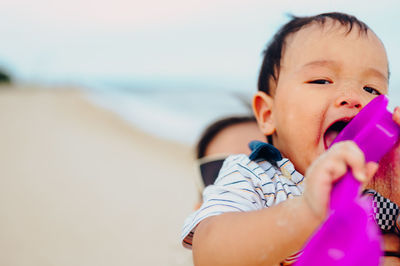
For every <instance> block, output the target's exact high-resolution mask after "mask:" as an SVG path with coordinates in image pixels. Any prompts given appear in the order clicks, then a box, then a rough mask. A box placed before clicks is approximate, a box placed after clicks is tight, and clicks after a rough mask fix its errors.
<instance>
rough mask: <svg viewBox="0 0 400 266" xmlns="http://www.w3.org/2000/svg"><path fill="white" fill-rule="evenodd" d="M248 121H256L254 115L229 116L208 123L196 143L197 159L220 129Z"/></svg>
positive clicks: (202, 154) (202, 155) (201, 156)
mask: <svg viewBox="0 0 400 266" xmlns="http://www.w3.org/2000/svg"><path fill="white" fill-rule="evenodd" d="M248 122H257V121H256V119H255V117H254V116H231V117H226V118H222V119H219V120H217V121H215V122H213V123H212V124H210V125H209V126H208V127H207V128H206V129H205V130H204V132H203V134H202V135H201V137H200V139H199V141H198V143H197V146H196V154H197V159H200V158H203V157H204V155H205V153H206V149H207V147H208V145H209V144H210V142H211V141H212V140H213V139H214V138H215V136H216V135H217V134H218V133H220V132H221V131H222V130H224V129H225V128H228V127H230V126H233V125H237V124H242V123H248Z"/></svg>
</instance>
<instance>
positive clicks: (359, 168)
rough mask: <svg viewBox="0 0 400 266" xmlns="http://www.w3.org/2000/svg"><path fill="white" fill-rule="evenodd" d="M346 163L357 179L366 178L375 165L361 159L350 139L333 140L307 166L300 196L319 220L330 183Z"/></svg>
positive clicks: (370, 175) (344, 171) (371, 174)
mask: <svg viewBox="0 0 400 266" xmlns="http://www.w3.org/2000/svg"><path fill="white" fill-rule="evenodd" d="M348 167H350V168H351V169H352V172H353V175H354V177H355V178H356V179H358V180H359V181H360V182H361V183H365V182H367V181H368V180H369V179H370V178H371V177H372V176H373V175H374V174H375V172H376V170H377V169H378V165H377V164H376V163H375V162H369V163H365V158H364V154H363V153H362V151H361V150H360V149H359V148H358V146H357V145H356V144H355V143H354V142H353V141H343V142H340V143H337V144H334V145H333V146H332V147H331V148H330V149H329V150H328V151H326V152H325V153H324V154H322V155H321V156H320V157H318V159H317V160H316V161H314V163H313V164H311V166H310V167H309V168H308V170H307V172H306V175H305V176H306V177H305V180H306V190H305V193H304V199H305V201H306V203H307V204H308V206H309V207H310V209H311V211H312V212H313V213H314V214H315V215H316V217H317V218H318V219H320V220H321V221H322V220H323V219H324V218H325V216H326V214H327V210H328V204H329V199H330V194H331V189H332V185H333V183H334V182H335V181H336V180H338V179H339V178H340V177H342V176H343V175H344V174H345V173H346V172H347V168H348Z"/></svg>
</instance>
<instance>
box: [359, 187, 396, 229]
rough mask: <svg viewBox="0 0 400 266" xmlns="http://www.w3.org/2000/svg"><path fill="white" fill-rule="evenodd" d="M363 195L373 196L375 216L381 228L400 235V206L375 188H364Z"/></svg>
mask: <svg viewBox="0 0 400 266" xmlns="http://www.w3.org/2000/svg"><path fill="white" fill-rule="evenodd" d="M363 195H368V196H371V197H372V202H373V206H372V207H373V210H374V218H375V221H376V223H377V224H378V226H379V227H380V228H381V230H382V231H383V232H395V233H396V234H398V235H400V215H399V213H400V208H399V206H397V204H396V203H394V202H393V201H391V200H389V199H387V198H385V197H383V196H382V195H381V194H379V193H378V192H377V191H375V190H373V189H367V190H364V192H363Z"/></svg>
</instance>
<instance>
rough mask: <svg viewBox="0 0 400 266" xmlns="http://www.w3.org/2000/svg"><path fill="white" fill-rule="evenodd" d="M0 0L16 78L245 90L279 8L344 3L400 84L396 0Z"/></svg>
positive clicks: (282, 18)
mask: <svg viewBox="0 0 400 266" xmlns="http://www.w3.org/2000/svg"><path fill="white" fill-rule="evenodd" d="M0 8H1V10H2V16H0V36H1V41H0V67H3V68H5V69H7V70H8V71H9V72H11V74H12V75H13V76H15V78H16V79H17V80H18V81H20V82H33V83H42V84H80V83H85V82H86V83H91V82H93V81H104V82H107V81H109V82H119V83H121V84H123V83H124V84H126V85H127V86H128V87H129V86H130V87H133V88H136V89H158V90H163V89H164V90H179V89H188V88H189V89H194V90H197V89H203V90H213V89H220V90H239V91H240V90H247V89H251V90H254V88H255V86H256V79H257V72H258V69H259V67H260V62H261V52H262V50H263V48H264V47H265V45H266V43H267V42H268V40H269V39H270V38H271V37H272V35H273V33H274V32H275V31H276V30H277V28H278V27H279V26H280V25H282V24H283V23H285V22H286V21H287V20H288V18H287V14H289V13H292V14H295V15H312V14H316V13H320V12H327V11H344V12H347V13H350V14H353V15H356V16H357V17H358V18H359V19H361V20H363V21H365V22H366V23H367V24H368V25H369V26H370V27H371V28H372V29H373V30H374V31H375V32H376V33H377V34H378V36H379V37H380V38H381V39H382V41H383V43H384V44H385V46H386V48H387V51H388V55H389V61H390V68H391V72H392V78H391V85H392V86H397V87H400V52H399V49H398V47H400V37H399V34H398V32H397V29H396V26H395V25H396V24H397V22H396V21H397V20H398V10H400V4H399V1H396V0H392V1H390V0H383V1H370V2H367V1H365V0H361V1H359V0H356V1H348V0H347V1H342V0H338V1H301V3H300V1H288V0H281V1H269V0H264V1H258V0H248V1H237V0H230V1H228V0H220V1H218V0H214V1H210V0H203V1H191V0H186V1H184V0H169V1H166V0H165V1H163V0H148V1H137V0H130V1H128V0H113V1H105V0H96V1H92V0H68V1H64V0H58V1H56V0H35V1H31V0H1V3H0ZM398 89H399V90H400V88H398Z"/></svg>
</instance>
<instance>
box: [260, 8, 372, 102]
mask: <svg viewBox="0 0 400 266" xmlns="http://www.w3.org/2000/svg"><path fill="white" fill-rule="evenodd" d="M290 17H291V20H290V21H289V22H288V23H286V24H285V25H283V26H282V27H281V28H280V29H279V31H278V32H277V33H276V34H275V35H274V37H273V38H272V40H271V41H270V42H269V43H268V45H267V48H266V49H265V50H264V51H263V55H264V59H263V63H262V66H261V69H260V74H259V77H258V90H259V91H263V92H265V93H267V94H270V93H271V92H270V81H271V80H274V81H277V80H278V77H279V70H280V66H281V65H280V64H281V59H282V50H283V48H284V46H285V40H286V38H287V37H288V36H289V35H290V34H293V33H296V32H298V31H299V30H301V29H302V28H303V27H305V26H307V25H310V24H312V23H319V24H321V25H324V24H325V23H326V21H327V19H332V20H334V21H337V22H339V23H340V24H341V25H342V26H345V27H347V28H348V31H347V34H348V33H350V32H351V30H352V29H353V27H354V26H358V29H359V31H360V33H365V34H366V33H367V32H368V30H369V27H368V26H367V24H365V23H364V22H362V21H360V20H358V19H357V18H356V17H354V16H351V15H348V14H344V13H339V12H332V13H323V14H319V15H316V16H309V17H296V16H293V15H290Z"/></svg>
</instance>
